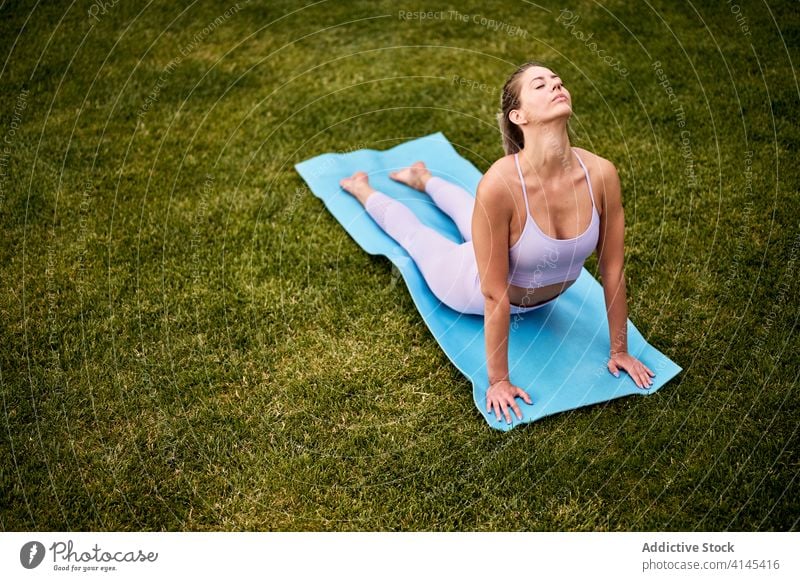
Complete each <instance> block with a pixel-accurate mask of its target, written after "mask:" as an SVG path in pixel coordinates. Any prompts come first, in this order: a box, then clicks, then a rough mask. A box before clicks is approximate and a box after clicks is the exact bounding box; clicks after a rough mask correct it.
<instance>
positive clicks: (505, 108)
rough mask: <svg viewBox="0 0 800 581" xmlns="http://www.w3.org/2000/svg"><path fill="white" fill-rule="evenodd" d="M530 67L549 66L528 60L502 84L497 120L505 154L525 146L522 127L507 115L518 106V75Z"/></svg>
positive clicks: (515, 151) (520, 75)
mask: <svg viewBox="0 0 800 581" xmlns="http://www.w3.org/2000/svg"><path fill="white" fill-rule="evenodd" d="M531 67H545V68H548V69H549V68H550V67H548V66H547V65H546V64H544V63H541V62H538V61H528V62H526V63H525V64H522V65H520V66H519V67H518V68H517V70H515V71H514V72H513V73H511V76H510V77H508V80H507V81H506V84H505V85H503V92H502V94H501V95H500V109H501V111H500V113H498V114H497V122H498V124H499V125H500V133H502V135H503V149H504V150H505V152H506V155H511V154H512V153H517V152H518V151H520V150H521V149H522V148H523V147H524V146H525V136H524V135H523V134H522V128H521V127H520V126H519V125H517V124H515V123H513V122H512V121H511V119H509V118H508V116H509V114H510V113H511V111H513V110H514V109H518V108H519V106H520V101H519V93H520V77H522V73H524V72H525V71H527V70H528V69H529V68H531ZM551 70H552V69H551Z"/></svg>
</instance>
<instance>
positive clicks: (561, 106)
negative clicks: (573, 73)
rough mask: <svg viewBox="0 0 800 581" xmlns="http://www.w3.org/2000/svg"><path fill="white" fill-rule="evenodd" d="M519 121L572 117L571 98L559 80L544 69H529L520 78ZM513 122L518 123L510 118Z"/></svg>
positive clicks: (554, 74)
mask: <svg viewBox="0 0 800 581" xmlns="http://www.w3.org/2000/svg"><path fill="white" fill-rule="evenodd" d="M519 91H520V95H519V97H520V107H519V108H518V109H517V111H518V112H519V114H520V116H521V119H524V120H525V121H527V122H531V121H549V120H551V119H553V118H555V117H563V116H565V115H566V116H567V117H569V116H570V115H572V97H571V96H570V94H569V91H567V90H566V89H565V88H564V86H563V85H562V84H561V78H560V77H559V76H558V75H557V74H556V73H554V72H553V71H551V70H550V69H548V68H546V67H538V66H536V67H530V68H528V69H526V70H525V72H524V73H522V76H521V77H520V85H519ZM511 120H512V121H514V122H519V121H517V120H515V119H514V117H513V116H512V117H511Z"/></svg>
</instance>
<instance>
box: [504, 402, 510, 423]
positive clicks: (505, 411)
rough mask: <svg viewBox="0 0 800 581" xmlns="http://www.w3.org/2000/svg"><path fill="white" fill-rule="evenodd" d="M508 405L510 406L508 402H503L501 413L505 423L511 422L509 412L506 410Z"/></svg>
mask: <svg viewBox="0 0 800 581" xmlns="http://www.w3.org/2000/svg"><path fill="white" fill-rule="evenodd" d="M509 407H511V406H509V405H508V403H506V402H503V415H504V416H505V417H506V423H507V424H510V423H511V413H510V412H509V411H508V409H509Z"/></svg>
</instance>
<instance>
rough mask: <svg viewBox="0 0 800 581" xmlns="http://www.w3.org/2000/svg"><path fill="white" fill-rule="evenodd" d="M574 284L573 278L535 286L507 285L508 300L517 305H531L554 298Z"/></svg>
mask: <svg viewBox="0 0 800 581" xmlns="http://www.w3.org/2000/svg"><path fill="white" fill-rule="evenodd" d="M573 284H575V280H567V281H561V282H557V283H553V284H547V285H543V286H540V287H536V288H526V287H522V286H517V285H514V284H509V285H508V301H509V302H510V303H511V304H512V305H515V306H517V307H532V306H535V305H537V304H539V303H544V302H547V301H549V300H552V299H554V298H555V297H557V296H558V295H560V294H562V293H563V292H564V291H565V290H567V289H568V288H569V287H571V286H572V285H573Z"/></svg>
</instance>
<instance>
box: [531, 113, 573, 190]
mask: <svg viewBox="0 0 800 581" xmlns="http://www.w3.org/2000/svg"><path fill="white" fill-rule="evenodd" d="M526 129H527V131H525V132H524V135H525V147H524V148H523V149H522V150H521V151H520V152H519V157H520V163H523V162H524V166H523V167H527V168H528V169H529V170H531V169H532V170H533V171H535V172H536V174H537V175H538V177H539V179H541V180H548V179H550V178H557V177H559V176H563V175H564V174H565V173H568V172H569V171H570V170H571V169H572V167H573V165H572V164H573V160H572V157H573V156H572V147H571V146H570V143H569V135H568V134H567V125H566V122H565V120H564V119H563V118H561V119H554V120H553V121H551V122H550V123H544V124H537V125H535V126H529V127H526Z"/></svg>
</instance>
